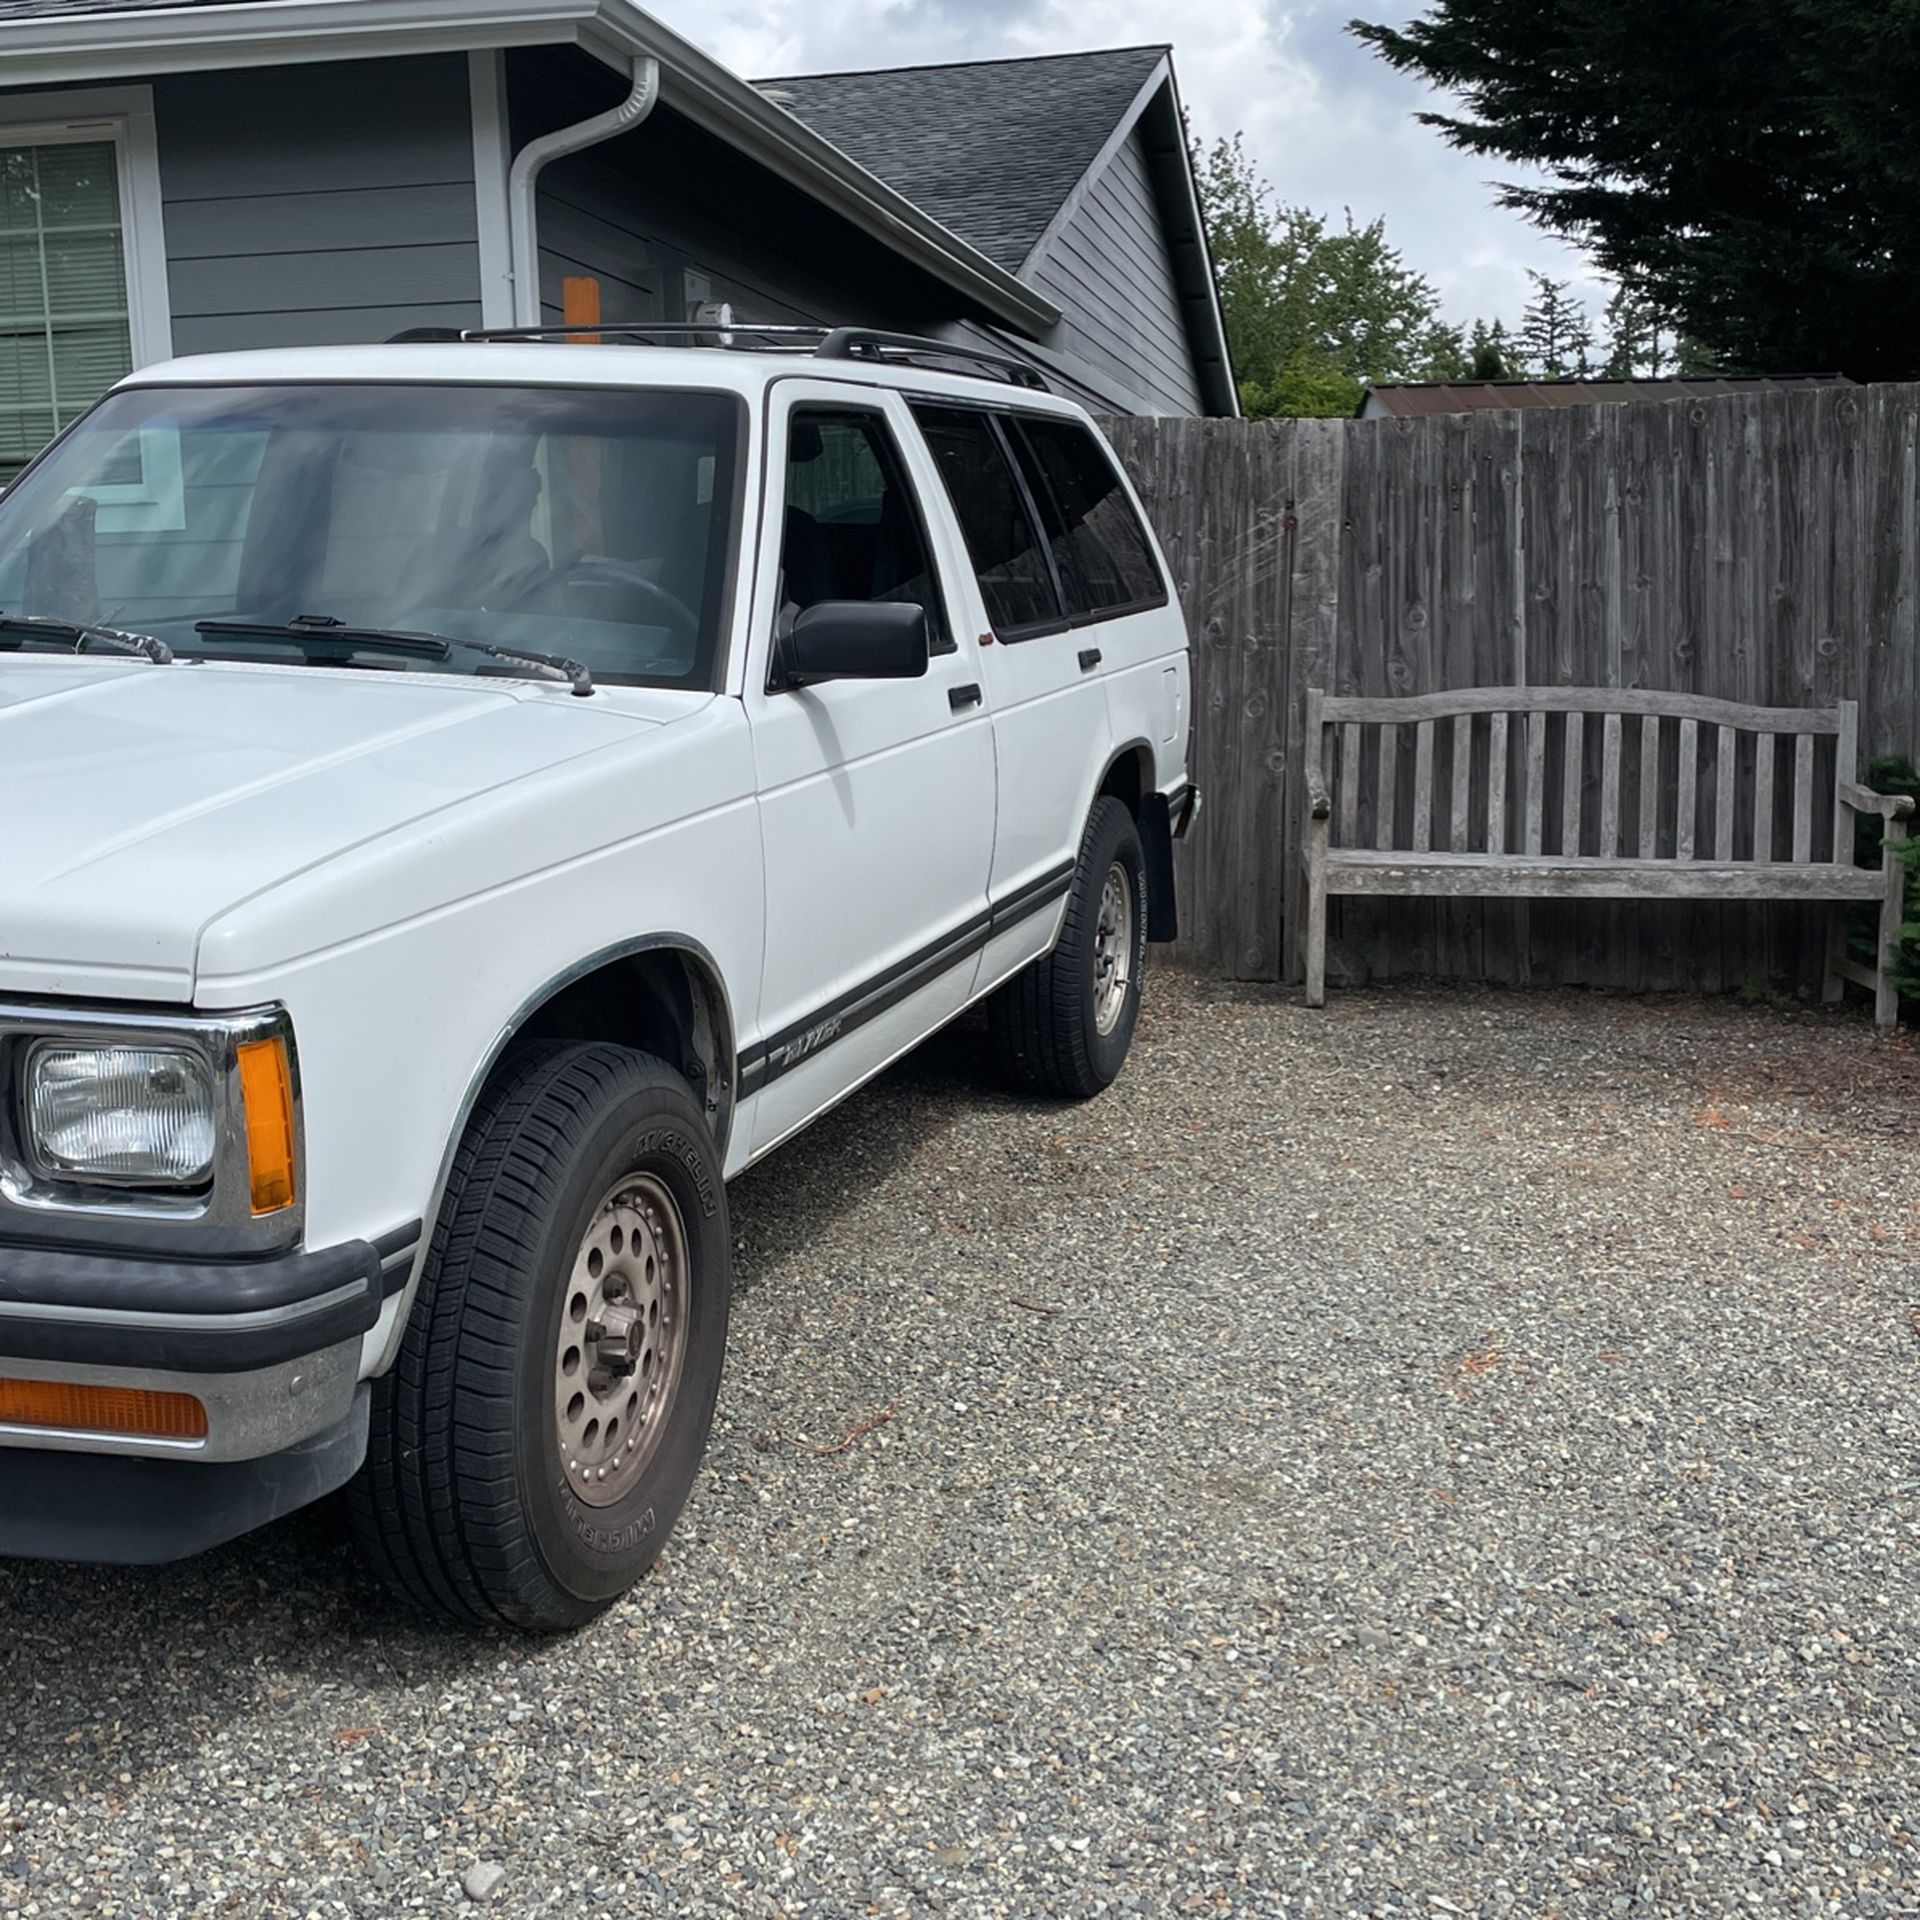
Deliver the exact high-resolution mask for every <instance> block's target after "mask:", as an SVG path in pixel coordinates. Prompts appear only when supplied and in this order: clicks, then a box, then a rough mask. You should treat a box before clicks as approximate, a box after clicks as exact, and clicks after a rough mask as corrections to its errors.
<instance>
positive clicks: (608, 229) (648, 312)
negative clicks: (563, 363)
mask: <svg viewBox="0 0 1920 1920" xmlns="http://www.w3.org/2000/svg"><path fill="white" fill-rule="evenodd" d="M554 172H555V173H556V174H559V175H560V177H559V178H558V179H557V180H556V181H555V183H554V185H552V186H551V187H547V188H545V189H543V191H542V193H541V196H540V200H541V204H540V297H541V300H542V303H543V304H544V305H545V306H546V307H547V308H548V309H550V311H551V313H552V314H553V315H554V316H555V317H557V316H558V314H559V312H560V304H561V284H560V283H561V281H562V280H563V279H564V278H565V277H566V276H567V275H568V274H585V275H588V276H590V277H592V278H595V279H598V280H599V281H600V283H601V305H602V311H603V312H604V314H605V316H606V317H607V318H608V319H610V320H613V319H620V320H680V319H683V318H685V317H686V315H685V301H686V297H687V296H686V276H687V275H688V274H689V273H697V274H698V275H700V276H701V278H702V279H703V280H704V281H705V283H706V286H707V290H708V297H709V298H711V299H714V300H726V301H730V302H731V303H732V305H733V308H734V310H735V312H736V313H737V314H739V316H740V317H741V318H742V319H754V320H759V321H763V322H790V323H796V324H804V323H807V322H810V321H817V320H822V319H824V318H825V317H826V310H827V309H829V308H830V307H832V306H833V305H835V304H838V303H835V302H834V300H833V294H832V291H831V289H830V288H828V287H825V286H813V287H795V286H794V285H793V284H792V278H791V277H789V276H786V275H783V274H782V273H781V271H780V268H779V266H778V264H777V263H775V262H772V261H768V260H766V259H759V260H756V259H753V258H752V257H750V255H749V254H748V253H747V251H746V250H745V249H744V248H742V247H741V246H740V245H739V243H738V241H737V240H736V239H735V238H734V236H733V235H731V234H729V233H728V232H727V231H726V229H725V228H724V227H721V226H719V225H717V224H714V223H709V222H706V221H703V220H701V219H699V218H698V217H695V218H691V219H689V218H687V217H685V216H683V215H676V214H675V213H674V212H673V211H672V210H671V209H664V208H661V207H660V206H659V205H658V204H657V203H654V202H653V196H652V195H650V194H645V193H644V191H641V192H636V183H635V181H634V180H633V179H632V178H631V177H630V176H623V175H622V174H620V173H619V172H617V171H615V170H614V169H612V168H609V167H596V166H592V165H585V166H578V167H575V168H572V169H568V170H566V171H565V172H564V173H563V172H562V171H561V169H560V168H558V167H556V168H555V169H554Z"/></svg>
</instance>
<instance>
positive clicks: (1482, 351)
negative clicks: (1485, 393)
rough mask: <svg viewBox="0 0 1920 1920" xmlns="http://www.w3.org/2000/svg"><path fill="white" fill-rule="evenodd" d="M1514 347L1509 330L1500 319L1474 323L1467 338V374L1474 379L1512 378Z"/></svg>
mask: <svg viewBox="0 0 1920 1920" xmlns="http://www.w3.org/2000/svg"><path fill="white" fill-rule="evenodd" d="M1512 355H1513V347H1512V344H1511V342H1510V341H1509V340H1508V339H1507V330H1506V328H1505V327H1504V326H1502V325H1501V324H1500V322H1499V321H1498V320H1496V321H1494V322H1493V323H1492V324H1491V325H1489V324H1488V323H1487V322H1486V321H1484V320H1476V321H1475V322H1474V323H1473V332H1472V333H1471V334H1470V335H1469V336H1468V339H1467V374H1468V377H1469V378H1470V379H1474V380H1511V379H1512V378H1513V360H1512Z"/></svg>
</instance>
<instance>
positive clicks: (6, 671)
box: [0, 655, 698, 1001]
mask: <svg viewBox="0 0 1920 1920" xmlns="http://www.w3.org/2000/svg"><path fill="white" fill-rule="evenodd" d="M689 698H690V697H689V696H685V695H672V694H668V695H661V696H658V697H657V699H655V700H654V702H653V704H654V705H655V706H657V707H658V708H659V709H660V710H659V711H657V712H654V713H651V714H650V713H649V712H647V711H646V708H647V705H648V696H646V695H644V694H641V695H638V696H635V695H634V694H633V693H632V690H628V689H622V690H620V692H619V693H618V694H614V693H606V694H602V695H596V696H595V697H594V698H592V699H585V700H582V699H575V698H574V697H573V696H572V695H571V694H570V693H569V692H568V691H567V690H566V689H564V688H559V687H555V686H552V685H551V684H549V683H545V682H539V681H495V680H488V681H475V680H470V679H465V678H460V677H456V676H453V675H431V674H416V673H406V674H398V673H395V674H388V673H380V674H373V673H362V672H350V671H338V670H328V669H316V668H308V667H293V666H287V667H276V666H253V665H241V664H238V663H235V664H227V663H216V662H208V663H198V664H191V665H189V664H184V663H182V664H176V665H174V666H170V667H157V666H154V665H151V664H149V663H147V662H144V661H131V660H130V661H126V662H120V661H103V660H98V659H87V660H72V661H69V660H65V659H61V658H58V657H55V658H47V657H45V656H25V655H23V656H19V657H16V658H14V659H6V658H4V657H0V990H7V991H11V992H15V993H27V994H80V995H88V996H94V997H98V996H102V995H105V996H109V997H117V998H127V999H141V1000H146V999H161V1000H179V1001H184V1000H187V999H190V998H191V994H192V987H193V978H194V965H195V955H196V950H197V947H198V944H199V941H200V937H201V934H202V932H203V930H204V929H205V928H206V927H207V926H208V924H209V923H210V922H211V921H213V920H215V919H216V918H218V917H219V916H220V915H221V914H223V913H225V912H227V911H229V910H230V909H232V908H233V907H234V906H236V905H237V904H238V903H240V902H242V901H246V900H250V899H252V898H254V897H255V896H257V895H259V894H261V893H263V892H265V891H267V890H269V889H271V888H273V887H275V886H276V885H278V884H280V883H282V882H284V881H286V880H288V879H290V878H292V877H293V876H295V875H298V874H301V873H304V872H307V871H309V870H311V869H312V868H314V867H316V866H319V865H321V864H323V863H325V862H327V861H330V860H334V859H337V858H338V857H340V856H341V855H343V854H345V853H347V852H348V851H349V850H351V849H353V848H355V847H360V846H364V845H365V844H366V843H368V842H370V841H373V840H377V839H380V838H382V837H384V836H387V835H390V834H392V833H394V832H395V831H396V830H399V829H401V828H404V827H406V826H407V825H409V824H410V823H414V822H418V821H421V820H423V819H425V818H427V817H428V816H431V815H434V814H437V813H440V812H442V811H443V810H445V809H448V808H451V807H456V806H459V805H461V804H463V803H466V802H470V801H472V800H474V799H475V798H476V797H478V796H479V795H482V794H484V793H487V792H489V791H490V790H492V789H495V788H498V787H501V786H505V785H507V784H508V783H510V782H513V781H518V780H523V779H525V778H527V777H528V776H530V775H535V774H538V773H540V772H541V771H543V770H545V769H549V768H553V767H557V766H559V765H561V764H562V763H564V762H567V761H570V760H573V759H576V758H578V757H579V756H581V755H583V754H588V753H593V752H596V751H600V750H602V749H604V748H606V747H608V746H610V745H617V744H619V743H621V742H622V741H630V740H632V739H633V738H634V737H635V735H636V732H640V733H644V732H648V731H651V730H652V729H654V728H655V727H657V726H658V725H659V724H660V722H661V720H663V719H665V718H668V717H671V715H672V713H673V711H674V704H675V703H676V702H678V703H679V705H680V708H681V710H686V708H687V706H688V704H689ZM693 704H696V705H697V704H698V701H697V700H695V701H693Z"/></svg>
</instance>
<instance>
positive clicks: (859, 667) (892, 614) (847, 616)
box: [773, 600, 927, 688]
mask: <svg viewBox="0 0 1920 1920" xmlns="http://www.w3.org/2000/svg"><path fill="white" fill-rule="evenodd" d="M773 657H774V675H773V684H774V685H775V686H776V687H780V688H786V687H808V686H811V685H813V683H814V682H815V681H816V680H917V679H919V678H920V677H921V675H923V674H924V673H925V672H926V670H927V610H926V608H924V607H920V606H915V605H914V604H913V603H912V602H910V601H904V600H822V601H821V602H820V603H819V605H818V606H812V607H808V608H806V609H805V610H804V611H803V612H802V613H800V614H798V615H797V616H796V617H795V619H794V623H793V625H792V626H791V627H790V628H788V630H787V632H786V635H785V636H784V637H783V638H782V640H781V641H780V643H779V645H778V646H777V647H776V648H775V649H774V656H773Z"/></svg>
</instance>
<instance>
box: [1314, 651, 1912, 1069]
mask: <svg viewBox="0 0 1920 1920" xmlns="http://www.w3.org/2000/svg"><path fill="white" fill-rule="evenodd" d="M1788 742H1791V743H1792V744H1791V748H1790V749H1789V747H1788ZM1858 748H1859V713H1858V708H1857V707H1856V705H1855V703H1854V702H1853V701H1851V700H1844V701H1842V702H1841V703H1840V704H1839V705H1838V706H1836V707H1830V708H1815V709H1808V710H1801V709H1798V708H1792V707H1747V706H1739V705H1736V704H1734V703H1733V702H1731V701H1725V700H1706V699H1701V698H1699V697H1698V696H1696V695H1693V694H1682V693H1648V692H1644V691H1641V690H1639V689H1630V688H1613V687H1476V688H1472V689H1470V690H1464V691H1460V692H1454V693H1428V694H1419V695H1416V696H1414V697H1412V698H1409V699H1398V700H1394V699H1380V700H1375V699H1366V698H1354V699H1349V698H1346V697H1343V696H1338V695H1330V694H1327V693H1323V692H1321V691H1319V690H1317V689H1315V690H1311V691H1309V693H1308V694H1307V732H1306V784H1307V814H1308V818H1307V823H1306V831H1305V845H1304V848H1303V858H1304V863H1305V880H1306V896H1307V904H1306V915H1305V927H1304V930H1303V932H1304V942H1305V953H1304V959H1305V966H1306V976H1307V1003H1308V1005H1309V1006H1315V1007H1317V1006H1321V1005H1324V1004H1325V1001H1326V974H1327V900H1328V897H1329V896H1330V895H1334V894H1346V895H1352V894H1360V895H1373V896H1379V895H1439V896H1447V897H1470V896H1493V895H1500V896H1507V897H1525V898H1535V899H1550V900H1826V901H1834V902H1844V901H1852V900H1878V901H1879V902H1880V936H1879V949H1878V960H1879V964H1878V965H1876V966H1873V967H1863V966H1860V965H1857V964H1856V963H1855V962H1854V961H1852V960H1851V959H1849V958H1848V956H1847V951H1846V943H1845V934H1844V930H1843V924H1842V916H1841V913H1840V911H1839V909H1838V908H1837V907H1836V909H1835V912H1834V914H1833V916H1832V920H1831V924H1830V927H1829V933H1828V942H1827V964H1826V981H1825V998H1826V999H1828V1000H1829V1001H1833V1000H1838V999H1839V998H1840V996H1841V992H1842V982H1843V981H1846V980H1853V981H1856V982H1857V983H1858V984H1860V985H1861V986H1864V987H1866V988H1867V989H1868V990H1869V991H1870V992H1871V993H1872V994H1873V1011H1874V1024H1875V1025H1876V1026H1877V1027H1878V1028H1879V1029H1880V1030H1881V1031H1882V1032H1885V1031H1887V1030H1888V1029H1890V1028H1891V1027H1892V1026H1893V1024H1894V1017H1895V1012H1896V1004H1895V1002H1896V996H1895V992H1894V988H1893V986H1892V984H1891V982H1889V980H1888V979H1887V977H1886V959H1887V954H1888V950H1889V948H1890V946H1891V944H1892V942H1893V940H1894V938H1895V936H1896V934H1897V932H1898V929H1899V926H1900V922H1901V918H1902V909H1903V905H1904V892H1903V883H1904V879H1905V871H1904V867H1903V865H1902V863H1901V861H1900V859H1899V858H1898V844H1899V842H1901V841H1902V840H1904V839H1905V838H1906V834H1907V826H1906V823H1907V819H1908V816H1909V815H1910V814H1911V813H1912V812H1913V802H1912V800H1910V799H1908V798H1907V797H1906V796H1904V795H1900V796H1894V795H1889V794H1881V793H1874V792H1871V791H1870V790H1869V789H1867V788H1866V787H1863V786H1862V785H1860V783H1859V781H1858V779H1857V778H1856V771H1857V768H1856V761H1857V757H1858ZM1861 813H1876V814H1878V815H1880V817H1881V818H1882V819H1883V820H1884V821H1885V823H1886V842H1885V850H1884V851H1883V853H1882V855H1881V864H1880V868H1879V870H1878V871H1877V872H1876V871H1874V870H1873V869H1871V868H1866V867H1858V866H1855V865H1854V863H1853V830H1854V816H1855V815H1856V814H1861Z"/></svg>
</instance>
